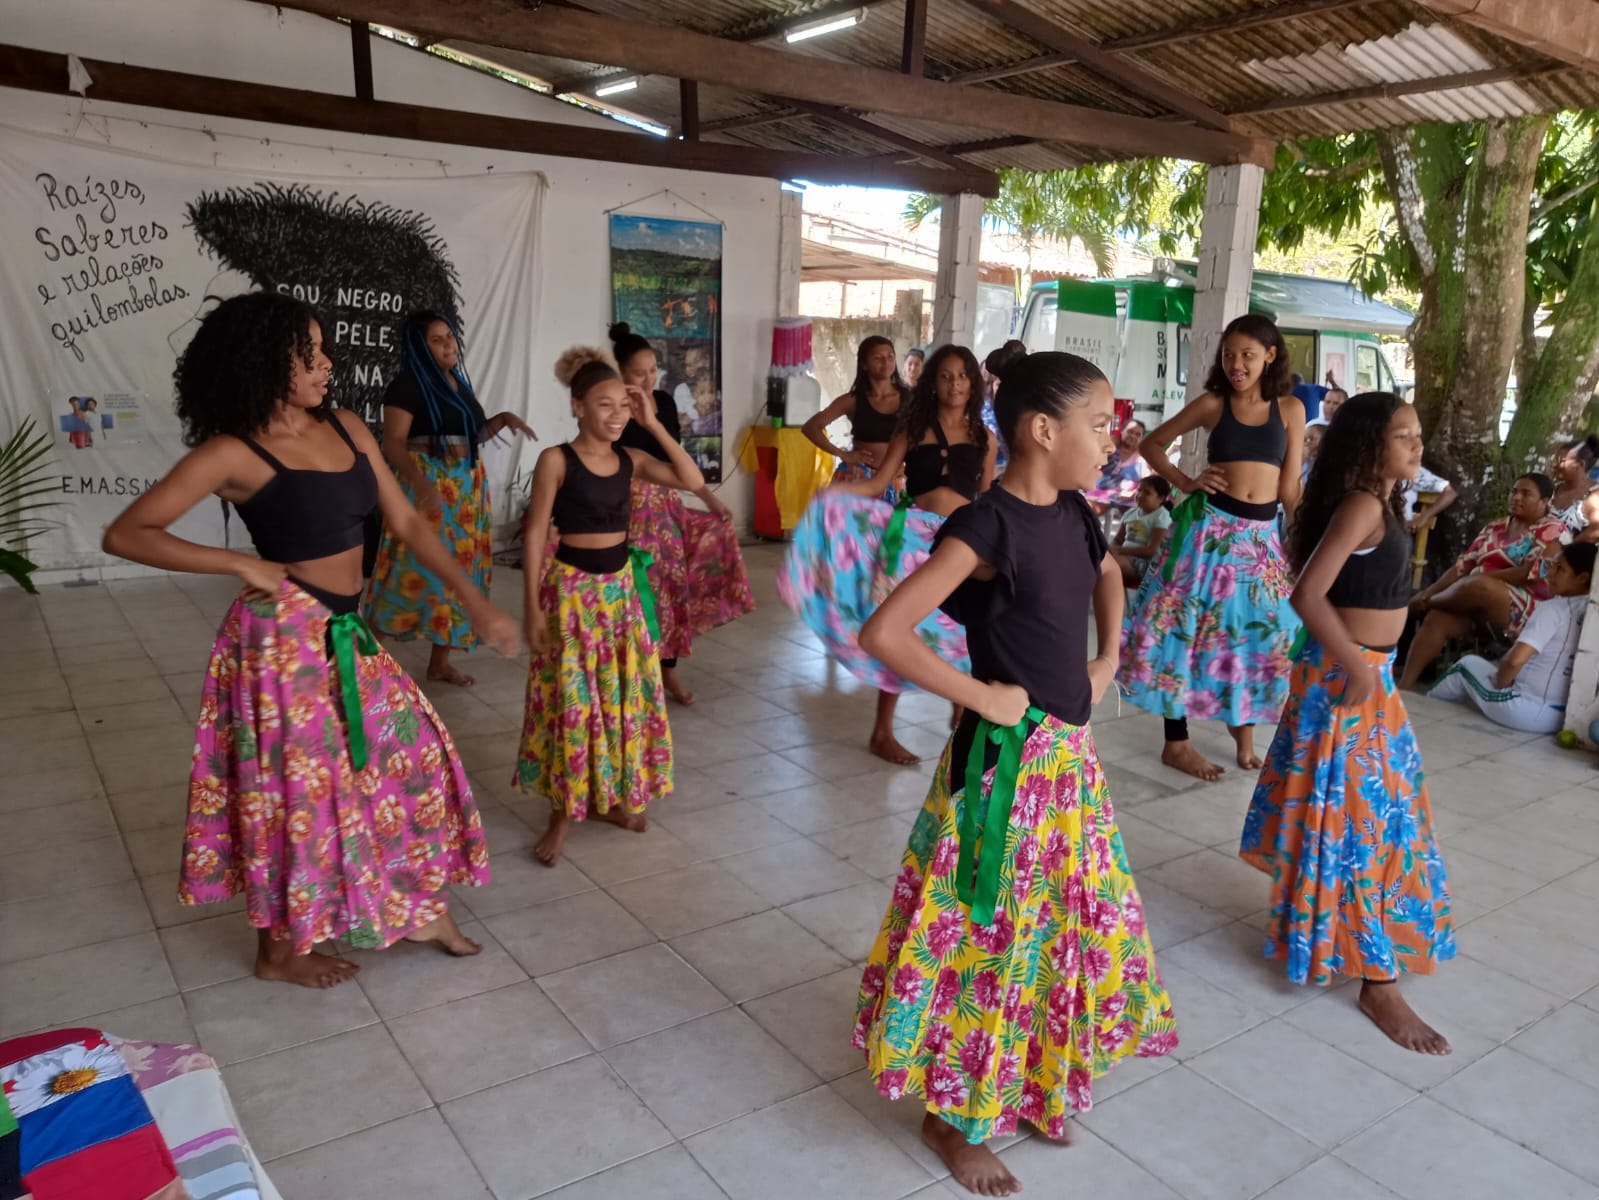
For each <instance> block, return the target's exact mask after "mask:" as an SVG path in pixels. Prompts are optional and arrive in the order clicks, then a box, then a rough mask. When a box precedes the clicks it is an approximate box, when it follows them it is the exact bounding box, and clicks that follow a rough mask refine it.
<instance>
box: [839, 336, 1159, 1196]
mask: <svg viewBox="0 0 1599 1200" xmlns="http://www.w3.org/2000/svg"><path fill="white" fill-rule="evenodd" d="M995 413H996V417H997V419H998V422H999V425H1000V433H1001V434H1002V436H1003V437H1004V438H1005V444H1006V445H1007V446H1008V447H1009V448H1010V464H1009V466H1008V467H1007V469H1006V472H1005V478H1004V479H1003V480H1002V481H1001V482H1000V483H998V484H997V485H996V486H995V487H994V488H993V489H991V490H990V491H988V492H987V493H985V494H984V495H982V496H979V497H978V498H977V499H976V500H975V501H974V502H973V503H971V504H969V505H967V506H965V507H964V508H961V509H960V510H958V511H957V512H956V513H955V514H954V515H953V516H951V517H950V519H949V521H948V522H947V523H946V524H945V525H944V527H943V530H942V533H941V535H940V537H939V540H938V544H937V548H936V549H935V550H934V551H933V556H932V557H931V558H930V559H928V561H927V563H926V564H925V565H924V566H922V567H921V568H919V569H918V570H917V571H916V572H915V573H914V574H912V575H911V576H910V578H909V579H907V580H905V582H903V583H902V584H900V586H899V587H897V588H896V589H895V590H894V592H893V593H892V594H891V595H890V596H889V597H888V599H887V600H886V601H884V603H883V606H882V607H881V608H880V609H879V610H878V611H877V614H876V615H875V616H873V617H872V619H871V620H870V621H868V622H867V625H866V629H865V630H864V632H863V633H862V635H861V636H862V641H863V643H864V644H865V645H866V646H867V647H868V648H869V649H870V650H871V652H872V653H874V654H876V655H877V656H878V657H880V658H881V659H882V660H883V661H884V662H885V663H887V664H888V665H889V666H891V667H892V668H893V669H895V670H896V671H898V672H900V673H901V674H902V675H903V676H904V677H905V678H907V679H910V680H912V681H913V682H915V683H917V684H918V685H920V686H922V687H924V688H927V689H928V690H930V691H933V692H937V693H938V694H940V695H943V696H947V697H948V698H949V699H951V700H953V701H954V702H956V703H957V704H960V705H963V706H965V708H966V710H967V715H966V717H965V718H964V720H963V721H962V723H961V725H960V727H959V728H958V729H957V730H956V732H955V734H954V736H953V737H952V738H951V740H950V744H949V746H948V748H947V749H946V750H945V752H944V761H943V762H942V763H941V764H940V765H939V769H938V772H937V773H936V774H935V775H934V777H933V781H932V786H931V789H930V790H929V792H928V795H927V800H926V802H925V804H924V806H923V808H922V811H921V815H920V816H919V817H918V819H917V821H916V827H915V830H914V831H913V832H912V835H911V838H910V843H909V845H908V847H907V849H906V852H905V856H904V859H903V869H902V870H901V872H900V876H899V881H898V884H897V885H896V888H895V893H894V896H893V899H892V901H891V902H890V905H889V908H888V911H887V914H886V915H885V917H884V919H883V926H882V929H881V931H880V932H879V934H878V937H877V940H876V943H875V944H874V946H873V949H872V953H871V957H870V959H869V961H868V964H867V967H866V972H865V975H864V977H863V979H862V982H861V990H860V1003H859V1011H858V1016H857V1020H856V1025H855V1044H856V1045H857V1046H858V1047H860V1048H862V1049H864V1050H865V1051H866V1055H867V1062H868V1064H869V1069H870V1071H871V1073H872V1075H873V1076H874V1079H875V1081H876V1083H877V1088H878V1090H879V1091H880V1092H882V1093H883V1094H884V1095H888V1096H905V1095H909V1096H915V1097H918V1098H919V1099H920V1100H921V1102H922V1104H923V1106H924V1107H925V1109H926V1111H927V1115H926V1117H925V1118H924V1121H923V1127H922V1133H923V1138H924V1140H926V1141H927V1143H928V1144H929V1145H930V1146H931V1147H932V1148H933V1149H934V1150H935V1151H936V1152H937V1153H938V1154H939V1156H940V1157H941V1158H942V1159H943V1160H944V1163H945V1165H946V1166H948V1168H949V1169H950V1171H951V1173H952V1174H953V1175H954V1176H955V1178H956V1180H957V1181H958V1182H959V1183H961V1184H962V1185H963V1186H964V1187H966V1188H967V1189H968V1190H970V1191H973V1192H977V1193H978V1194H981V1195H993V1196H999V1195H1010V1194H1011V1192H1012V1191H1014V1190H1016V1187H1017V1180H1016V1179H1015V1177H1014V1176H1013V1175H1012V1174H1011V1172H1010V1170H1009V1169H1008V1168H1007V1167H1006V1165H1005V1164H1004V1163H1002V1162H1001V1161H1000V1160H999V1158H998V1157H997V1156H995V1155H994V1154H993V1153H992V1152H991V1151H990V1150H989V1149H988V1148H987V1146H986V1144H985V1143H986V1142H987V1141H988V1140H989V1139H990V1138H992V1137H996V1136H1002V1135H1005V1134H1009V1133H1013V1132H1015V1130H1016V1124H1017V1116H1018V1113H1017V1109H1016V1108H1015V1107H1012V1106H1011V1101H1010V1099H1009V1097H1010V1096H1011V1095H1013V1094H1014V1095H1017V1096H1019V1097H1021V1100H1020V1102H1019V1107H1020V1116H1021V1118H1022V1119H1025V1120H1026V1121H1027V1122H1028V1123H1029V1124H1030V1125H1032V1126H1033V1127H1034V1128H1035V1129H1036V1130H1038V1131H1039V1132H1040V1133H1042V1134H1043V1135H1044V1136H1046V1137H1049V1138H1052V1139H1057V1140H1059V1139H1064V1138H1065V1136H1066V1124H1067V1118H1068V1117H1070V1116H1071V1115H1072V1112H1073V1110H1074V1109H1075V1110H1081V1109H1086V1108H1088V1106H1089V1105H1090V1103H1091V1102H1092V1099H1093V1097H1092V1090H1093V1087H1094V1084H1095V1082H1096V1081H1095V1079H1094V1076H1095V1074H1096V1073H1098V1072H1099V1071H1100V1070H1102V1069H1103V1067H1104V1066H1106V1065H1108V1064H1109V1063H1111V1062H1113V1061H1115V1060H1116V1059H1119V1058H1121V1057H1123V1056H1126V1055H1137V1056H1139V1057H1143V1058H1155V1057H1160V1056H1161V1055H1164V1054H1168V1053H1170V1052H1171V1051H1172V1050H1173V1049H1175V1047H1176V1045H1177V1026H1176V1018H1175V1017H1174V1016H1173V1013H1172V1006H1171V1000H1170V997H1169V996H1168V995H1167V993H1166V990H1165V988H1164V987H1163V986H1162V985H1161V984H1160V982H1159V973H1158V971H1157V970H1156V967H1155V956H1154V950H1153V948H1152V946H1151V944H1150V940H1149V934H1148V931H1147V929H1146V926H1145V921H1144V910H1143V904H1142V902H1141V901H1140V899H1139V897H1138V890H1137V887H1136V886H1135V884H1134V882H1133V878H1132V875H1131V873H1130V872H1129V870H1128V869H1127V866H1126V858H1125V856H1124V854H1123V853H1122V850H1121V835H1120V834H1119V833H1118V832H1117V830H1116V822H1115V818H1114V816H1113V813H1112V809H1111V805H1110V799H1109V796H1108V794H1107V788H1106V784H1105V778H1104V772H1103V769H1102V768H1101V767H1100V764H1099V761H1098V757H1097V755H1096V753H1095V750H1094V740H1093V735H1092V733H1091V731H1090V730H1089V728H1088V725H1087V722H1088V717H1089V710H1090V709H1091V707H1092V705H1093V704H1094V703H1095V702H1097V701H1098V700H1099V699H1100V698H1101V697H1102V696H1103V695H1104V693H1105V691H1106V689H1108V688H1109V687H1110V686H1111V678H1112V676H1113V675H1114V674H1115V670H1116V656H1117V634H1118V630H1119V627H1120V624H1121V614H1122V604H1123V592H1122V587H1121V574H1120V572H1119V571H1118V570H1117V568H1116V565H1115V563H1114V561H1113V560H1112V559H1111V557H1110V555H1109V554H1108V553H1107V548H1106V544H1105V538H1104V535H1103V533H1102V532H1101V531H1100V528H1099V524H1098V522H1097V520H1096V519H1095V517H1094V514H1093V513H1092V511H1091V510H1090V509H1089V507H1088V503H1087V501H1086V500H1084V498H1083V496H1082V494H1081V492H1080V490H1079V489H1082V488H1085V487H1090V486H1092V485H1093V483H1094V482H1095V480H1097V479H1098V478H1099V472H1100V468H1101V467H1102V466H1103V464H1104V462H1105V458H1106V456H1107V455H1108V454H1109V453H1110V449H1111V439H1110V434H1109V429H1110V423H1111V420H1112V418H1113V416H1114V413H1115V402H1114V399H1113V397H1112V394H1111V389H1110V384H1109V383H1107V382H1106V380H1105V377H1104V376H1103V375H1102V374H1101V373H1100V372H1099V370H1098V368H1096V367H1095V366H1094V365H1093V364H1092V363H1089V362H1087V361H1086V360H1085V359H1081V358H1078V357H1076V356H1075V355H1070V354H1058V353H1044V354H1033V355H1029V356H1027V357H1026V358H1022V359H1020V360H1018V361H1017V362H1015V363H1013V364H1012V365H1011V366H1010V367H1009V368H1008V369H1007V370H1006V372H1005V374H1004V375H1003V377H1002V379H1001V383H1000V388H999V395H998V397H997V398H996V403H995ZM939 606H943V608H944V611H945V612H947V613H949V614H951V615H952V616H954V617H956V619H958V620H959V621H961V622H962V623H963V624H964V625H965V626H966V631H967V636H968V638H969V640H970V643H971V652H972V671H971V674H969V675H968V674H966V673H964V672H962V671H959V670H957V669H956V668H954V667H952V666H950V665H949V664H948V663H946V662H944V661H943V660H942V659H941V658H939V657H938V655H937V654H935V653H933V652H932V651H931V650H930V649H928V648H927V646H926V645H925V644H924V643H923V642H922V639H921V638H920V637H919V636H918V633H917V626H918V624H919V623H920V622H921V621H922V620H923V619H925V618H926V617H927V615H928V614H930V613H931V612H933V611H934V609H935V608H937V607H939ZM1090 606H1092V608H1093V611H1094V621H1095V625H1096V627H1097V631H1098V650H1097V653H1096V654H1095V655H1094V657H1092V658H1090V657H1089V655H1090V651H1089V649H1088V645H1087V641H1088V638H1087V631H1088V610H1089V608H1090ZM1045 913H1048V914H1050V915H1049V916H1048V917H1047V919H1046V918H1045V916H1043V915H1042V914H1045ZM1033 971H1036V972H1037V973H1038V974H1037V978H1036V980H1033V979H1032V977H1031V975H1030V972H1033ZM1024 976H1027V977H1028V978H1029V983H1028V985H1027V986H1028V988H1029V995H1030V996H1032V997H1033V998H1034V1000H1032V1001H1027V1000H1023V1001H1022V1002H1020V1003H1018V1002H1016V1001H1017V999H1018V997H1019V996H1020V994H1021V993H1020V991H1019V990H1018V988H1017V987H1016V986H1015V985H1014V984H1013V985H1012V987H1011V991H1010V993H1009V997H1010V998H1009V999H1008V1000H1007V998H1006V991H1005V986H1006V985H1005V981H1006V980H1013V981H1014V980H1019V979H1021V978H1023V977H1024ZM996 979H997V980H998V981H999V982H998V983H997V984H996V983H995V982H994V981H995V980H996ZM1083 1014H1089V1015H1090V1016H1089V1017H1088V1018H1087V1019H1084V1018H1083ZM1093 1014H1098V1016H1097V1017H1095V1016H1093ZM1106 1014H1110V1015H1109V1017H1107V1016H1106ZM907 1030H909V1031H911V1032H912V1034H913V1035H914V1036H907V1035H906V1031H907ZM922 1031H930V1032H928V1033H927V1036H925V1037H924V1036H923V1033H922ZM935 1034H937V1035H938V1036H936V1037H935V1036H934V1035H935ZM996 1064H999V1065H998V1066H997V1067H996ZM996 1069H997V1071H998V1078H999V1079H1000V1080H1001V1083H1000V1086H999V1087H997V1088H996V1086H995V1083H994V1071H995V1070H996ZM1007 1073H1008V1076H1009V1077H1008V1078H1007V1077H1006V1076H1007ZM1013 1089H1014V1090H1013ZM1002 1097H1003V1099H1002Z"/></svg>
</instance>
